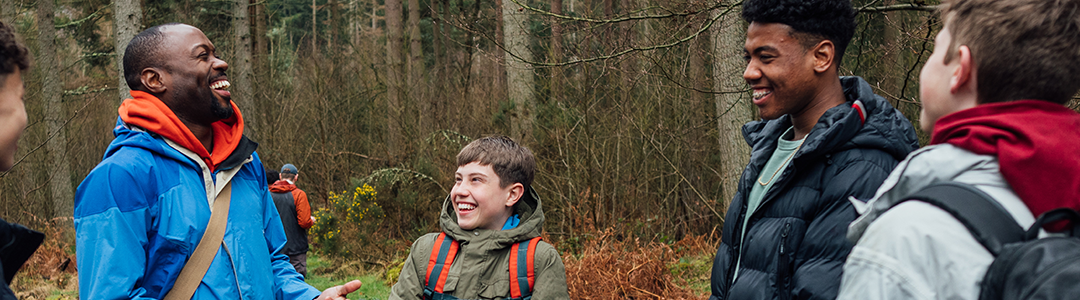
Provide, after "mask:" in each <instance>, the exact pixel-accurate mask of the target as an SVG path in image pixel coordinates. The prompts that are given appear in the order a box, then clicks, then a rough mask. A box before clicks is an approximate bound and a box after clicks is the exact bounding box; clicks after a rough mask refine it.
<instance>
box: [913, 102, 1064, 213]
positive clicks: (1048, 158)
mask: <svg viewBox="0 0 1080 300" xmlns="http://www.w3.org/2000/svg"><path fill="white" fill-rule="evenodd" d="M941 143H948V144H952V145H955V146H957V147H960V148H963V149H966V150H968V151H971V152H975V153H978V154H984V155H994V156H997V158H998V164H999V165H1000V167H1001V175H1002V176H1003V177H1004V178H1005V180H1006V181H1008V182H1009V185H1011V186H1012V189H1013V191H1014V192H1016V195H1017V196H1020V200H1022V201H1024V204H1026V205H1027V207H1028V209H1030V210H1031V213H1032V214H1034V215H1035V216H1036V217H1038V216H1039V215H1041V214H1042V213H1044V212H1047V211H1049V210H1053V209H1055V208H1060V207H1069V208H1072V209H1080V114H1078V113H1076V112H1075V111H1073V110H1071V109H1069V108H1067V107H1065V106H1063V105H1060V104H1055V103H1052V102H1048V101H1039V100H1021V101H1010V102H1003V103H991V104H983V105H979V106H976V107H974V108H970V109H966V110H962V111H958V112H955V113H952V114H949V115H946V116H944V117H942V118H941V119H939V120H938V121H937V123H935V124H934V132H933V137H932V139H931V141H930V144H941ZM1058 225H1066V224H1064V223H1060V224H1054V226H1052V227H1053V228H1051V229H1064V227H1063V226H1062V227H1059V226H1058Z"/></svg>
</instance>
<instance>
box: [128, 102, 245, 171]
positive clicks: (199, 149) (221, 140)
mask: <svg viewBox="0 0 1080 300" xmlns="http://www.w3.org/2000/svg"><path fill="white" fill-rule="evenodd" d="M131 97H132V99H127V100H124V103H122V104H120V109H119V110H118V112H119V113H120V119H122V120H124V123H128V124H131V125H135V126H139V127H142V128H143V129H146V130H147V131H150V132H153V133H156V134H159V135H161V136H163V137H165V138H167V139H169V140H171V141H173V142H175V143H177V144H179V145H180V146H181V147H184V148H185V149H188V150H191V151H192V152H195V154H198V155H199V157H201V158H202V159H203V162H205V163H206V166H207V167H209V168H210V172H214V170H215V169H217V166H218V165H219V164H221V162H223V161H225V158H228V157H229V155H230V154H232V152H233V151H235V150H236V146H238V145H240V137H241V136H242V135H243V134H244V117H243V116H241V115H240V109H238V108H237V107H236V104H233V103H232V102H230V103H229V104H231V105H232V109H233V112H234V114H233V117H231V118H228V119H224V120H221V121H217V122H214V123H213V124H211V125H210V126H211V128H213V133H214V149H213V150H214V151H213V152H208V151H206V148H205V147H203V145H202V143H201V142H199V139H198V138H195V135H194V134H192V133H191V130H190V129H188V128H187V125H184V123H183V122H181V121H180V118H177V117H176V114H174V113H173V111H172V109H169V107H168V106H167V105H165V103H164V102H161V100H159V99H158V98H157V97H154V95H151V94H149V93H146V92H142V91H131Z"/></svg>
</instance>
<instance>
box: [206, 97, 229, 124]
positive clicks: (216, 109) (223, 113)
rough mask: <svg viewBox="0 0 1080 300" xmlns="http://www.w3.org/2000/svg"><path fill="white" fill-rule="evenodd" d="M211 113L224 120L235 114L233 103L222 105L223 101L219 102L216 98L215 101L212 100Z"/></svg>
mask: <svg viewBox="0 0 1080 300" xmlns="http://www.w3.org/2000/svg"><path fill="white" fill-rule="evenodd" d="M210 113H212V114H214V117H215V118H218V120H224V119H228V118H231V117H232V116H233V108H232V106H231V105H230V106H222V105H221V103H218V102H217V101H216V99H215V101H211V104H210Z"/></svg>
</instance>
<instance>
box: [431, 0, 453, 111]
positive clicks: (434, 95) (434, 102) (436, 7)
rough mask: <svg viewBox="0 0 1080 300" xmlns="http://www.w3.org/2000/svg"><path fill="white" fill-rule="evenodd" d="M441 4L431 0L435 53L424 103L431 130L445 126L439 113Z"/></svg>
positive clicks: (442, 55)
mask: <svg viewBox="0 0 1080 300" xmlns="http://www.w3.org/2000/svg"><path fill="white" fill-rule="evenodd" d="M441 4H442V1H440V0H431V20H432V22H431V31H432V34H431V35H432V39H431V42H432V44H433V47H432V49H434V50H435V53H433V55H434V56H435V57H434V58H435V63H434V64H433V65H432V66H431V87H430V88H429V92H428V97H427V100H425V101H427V102H428V103H429V104H428V105H429V107H428V109H430V110H431V112H430V113H428V114H427V115H428V116H430V117H431V124H433V128H440V127H442V126H445V125H444V124H443V122H442V116H441V113H439V111H440V110H441V109H442V108H443V106H442V101H443V100H442V99H443V95H445V94H446V91H445V84H444V82H446V80H443V78H442V77H443V76H446V75H445V73H443V67H442V66H443V64H445V63H446V62H445V60H446V49H445V47H446V46H444V42H443V30H442V27H443V22H446V20H445V19H442V15H440V14H439V13H440V12H441V11H443V10H446V9H448V8H447V7H446V6H442V5H441Z"/></svg>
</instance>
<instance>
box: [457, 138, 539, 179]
mask: <svg viewBox="0 0 1080 300" xmlns="http://www.w3.org/2000/svg"><path fill="white" fill-rule="evenodd" d="M472 162H479V163H480V164H481V165H491V169H493V170H494V171H495V175H498V176H499V187H501V188H505V187H506V186H508V185H510V184H512V183H515V182H520V183H521V184H522V185H524V186H525V187H526V188H528V187H529V186H530V185H532V181H533V172H535V171H536V159H535V158H533V154H532V151H529V148H525V147H524V146H521V145H518V143H516V142H514V140H512V139H510V138H509V137H506V136H502V135H497V136H490V137H485V138H482V139H478V140H475V141H472V142H471V143H469V144H468V145H465V148H461V152H458V155H457V164H458V166H459V167H460V166H464V165H467V164H469V163H472Z"/></svg>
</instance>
